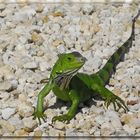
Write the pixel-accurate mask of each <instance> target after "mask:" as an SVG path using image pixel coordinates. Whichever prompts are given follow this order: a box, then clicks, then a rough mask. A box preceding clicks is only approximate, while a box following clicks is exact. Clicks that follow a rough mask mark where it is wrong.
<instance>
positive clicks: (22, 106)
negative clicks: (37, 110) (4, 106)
mask: <svg viewBox="0 0 140 140" xmlns="http://www.w3.org/2000/svg"><path fill="white" fill-rule="evenodd" d="M33 112H34V109H33V107H32V105H31V104H29V103H26V102H20V103H19V104H18V113H19V115H20V116H21V117H29V116H32V114H33Z"/></svg>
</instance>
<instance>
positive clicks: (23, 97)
mask: <svg viewBox="0 0 140 140" xmlns="http://www.w3.org/2000/svg"><path fill="white" fill-rule="evenodd" d="M27 98H28V96H27V95H25V94H19V96H18V99H19V100H20V101H21V102H25V101H27Z"/></svg>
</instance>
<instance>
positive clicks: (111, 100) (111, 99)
mask: <svg viewBox="0 0 140 140" xmlns="http://www.w3.org/2000/svg"><path fill="white" fill-rule="evenodd" d="M111 103H112V104H113V106H114V109H115V111H118V110H119V109H120V108H123V109H124V111H125V112H127V111H129V109H128V108H127V106H126V105H125V103H124V101H123V100H122V99H121V98H120V97H118V96H116V95H114V94H113V95H112V96H110V97H108V98H106V99H105V103H104V104H105V106H106V107H107V108H108V106H109V105H110V104H111ZM117 106H118V109H117V108H116V107H117Z"/></svg>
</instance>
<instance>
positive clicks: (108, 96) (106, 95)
mask: <svg viewBox="0 0 140 140" xmlns="http://www.w3.org/2000/svg"><path fill="white" fill-rule="evenodd" d="M92 89H93V90H94V91H95V92H98V93H99V94H100V95H101V96H102V97H103V99H104V100H105V105H106V107H107V108H108V106H109V105H110V104H111V103H112V104H113V106H114V109H115V110H117V108H116V107H117V106H118V110H119V109H120V108H123V109H124V111H125V112H126V111H128V108H127V106H126V105H125V103H124V101H123V100H122V99H121V98H120V97H118V96H116V95H115V94H113V93H112V92H111V91H110V90H108V89H107V88H105V87H103V86H99V85H97V84H94V85H92ZM118 110H117V111H118Z"/></svg>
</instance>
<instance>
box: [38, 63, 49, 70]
mask: <svg viewBox="0 0 140 140" xmlns="http://www.w3.org/2000/svg"><path fill="white" fill-rule="evenodd" d="M50 67H51V66H50V63H48V62H46V61H41V62H40V63H39V68H40V70H41V71H46V70H48V69H50Z"/></svg>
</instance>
